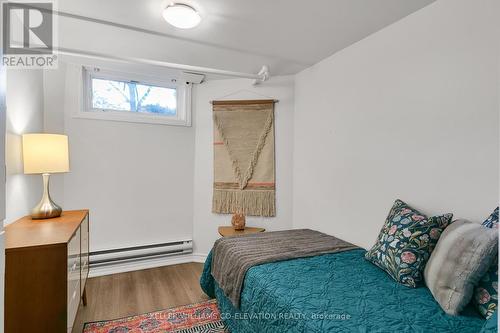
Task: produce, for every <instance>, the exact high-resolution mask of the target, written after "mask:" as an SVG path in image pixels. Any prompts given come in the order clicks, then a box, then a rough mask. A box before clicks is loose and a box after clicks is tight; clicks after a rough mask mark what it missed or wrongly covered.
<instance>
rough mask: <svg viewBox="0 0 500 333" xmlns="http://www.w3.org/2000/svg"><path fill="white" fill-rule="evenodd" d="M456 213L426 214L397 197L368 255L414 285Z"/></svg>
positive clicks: (396, 278) (387, 270)
mask: <svg viewBox="0 0 500 333" xmlns="http://www.w3.org/2000/svg"><path fill="white" fill-rule="evenodd" d="M452 217H453V214H445V215H442V216H434V217H430V218H428V217H426V216H425V215H423V214H421V213H420V212H418V211H417V210H415V209H413V208H411V207H410V206H408V205H407V204H406V203H404V202H403V201H401V200H399V199H398V200H396V202H394V205H393V206H392V209H391V211H390V212H389V216H387V219H386V220H385V224H384V226H383V228H382V230H381V231H380V234H379V236H378V238H377V242H376V243H375V245H374V246H373V247H372V248H371V250H369V251H368V252H366V254H365V258H366V259H367V260H369V261H371V262H372V263H374V264H375V265H377V266H378V267H380V268H382V269H383V270H385V271H386V272H387V273H388V274H389V275H390V276H391V277H392V278H393V279H394V280H396V281H397V282H399V283H401V284H403V285H405V286H408V287H412V288H416V287H418V286H419V285H420V284H421V282H422V280H423V271H424V268H425V264H426V263H427V260H428V259H429V257H430V255H431V252H432V250H434V247H435V246H436V243H437V241H438V239H439V237H440V236H441V233H442V232H443V230H444V229H445V228H446V227H447V226H448V225H449V224H450V223H451V219H452Z"/></svg>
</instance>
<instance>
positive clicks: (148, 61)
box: [53, 47, 270, 84]
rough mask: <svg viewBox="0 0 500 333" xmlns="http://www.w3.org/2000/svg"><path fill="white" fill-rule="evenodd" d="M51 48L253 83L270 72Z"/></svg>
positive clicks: (264, 67) (261, 81) (95, 57)
mask: <svg viewBox="0 0 500 333" xmlns="http://www.w3.org/2000/svg"><path fill="white" fill-rule="evenodd" d="M53 50H54V51H55V52H56V54H57V53H59V54H62V55H68V56H76V57H85V58H91V59H99V60H108V61H109V60H111V61H118V62H124V63H135V64H140V65H151V66H159V67H165V68H171V69H178V70H181V71H185V72H190V73H199V74H214V75H220V76H226V77H237V78H246V79H254V84H260V83H263V82H265V81H267V80H269V78H270V72H269V67H268V66H262V69H261V70H260V71H259V73H257V74H251V73H244V72H235V71H228V70H223V69H217V68H210V67H202V66H191V65H184V64H176V63H172V62H166V61H160V60H151V59H144V58H133V57H120V56H114V55H107V54H103V53H96V52H89V51H81V50H75V49H69V48H63V47H54V48H53Z"/></svg>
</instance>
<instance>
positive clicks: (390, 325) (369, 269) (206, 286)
mask: <svg viewBox="0 0 500 333" xmlns="http://www.w3.org/2000/svg"><path fill="white" fill-rule="evenodd" d="M364 253H365V251H364V250H360V249H356V250H350V251H346V252H342V253H335V254H326V255H320V256H316V257H310V258H302V259H293V260H288V261H281V262H275V263H269V264H263V265H259V266H254V267H252V268H251V269H250V270H249V271H248V272H247V274H246V277H245V280H244V284H243V290H242V293H241V305H240V309H239V310H237V309H235V308H234V307H233V306H232V304H231V302H230V301H229V300H228V299H227V298H226V297H225V295H224V294H223V292H222V290H221V289H220V288H219V287H218V286H217V283H216V281H214V279H213V277H212V276H211V274H210V266H211V254H210V255H209V256H208V258H207V261H206V262H205V266H204V270H203V274H202V277H201V281H200V282H201V286H202V289H203V290H204V291H205V292H206V293H207V294H208V295H209V296H211V297H216V298H217V301H218V305H219V309H220V311H221V316H222V319H223V320H224V321H225V322H226V324H227V325H228V326H229V329H230V330H231V332H233V333H243V332H245V333H246V332H259V333H264V332H270V333H271V332H272V333H275V332H384V333H386V332H462V333H467V332H475V333H477V332H479V331H480V330H481V328H482V326H483V325H484V323H485V322H486V321H485V320H484V319H483V318H482V317H481V316H480V314H479V313H478V312H477V311H476V310H475V309H474V308H473V307H472V306H469V307H468V308H467V309H466V311H464V313H463V314H461V315H460V316H450V315H447V314H446V313H444V312H443V311H442V310H441V308H440V307H439V304H438V303H437V302H436V301H435V300H434V298H433V297H432V295H431V293H430V291H429V290H428V289H427V288H426V287H420V288H416V289H413V288H408V287H406V286H403V285H401V284H398V283H396V282H395V281H394V280H392V279H391V278H390V277H389V276H388V275H387V274H386V273H385V272H383V271H382V270H381V269H379V268H377V267H376V266H374V265H373V264H371V263H370V262H368V261H366V260H365V259H364Z"/></svg>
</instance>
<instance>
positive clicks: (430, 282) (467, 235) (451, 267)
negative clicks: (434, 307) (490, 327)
mask: <svg viewBox="0 0 500 333" xmlns="http://www.w3.org/2000/svg"><path fill="white" fill-rule="evenodd" d="M497 244H498V230H496V229H489V228H485V227H483V226H482V225H481V224H478V223H472V222H469V221H467V220H456V221H454V222H453V223H451V224H450V225H449V226H448V227H447V228H446V229H445V230H444V231H443V233H442V234H441V237H440V238H439V241H438V243H437V245H436V248H435V249H434V251H433V252H432V254H431V256H430V258H429V261H428V262H427V265H426V266H425V270H424V279H425V283H426V284H427V287H429V289H430V291H431V293H432V295H433V296H434V298H435V299H436V301H437V302H438V303H439V305H440V306H441V308H442V309H443V310H444V311H445V312H446V313H448V314H450V315H457V314H458V313H459V312H460V311H462V310H463V309H464V308H465V306H466V305H467V304H468V303H469V302H470V300H471V298H472V293H473V291H474V286H475V285H477V284H478V282H479V280H480V279H481V277H482V276H483V275H484V273H486V271H487V270H488V268H489V267H490V265H491V263H492V261H493V260H494V259H495V254H496V249H497V246H498V245H497Z"/></svg>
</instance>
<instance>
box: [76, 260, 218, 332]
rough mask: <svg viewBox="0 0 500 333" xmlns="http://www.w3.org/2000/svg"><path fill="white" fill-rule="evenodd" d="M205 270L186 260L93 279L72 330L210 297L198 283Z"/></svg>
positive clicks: (80, 330) (89, 282) (80, 329)
mask: <svg viewBox="0 0 500 333" xmlns="http://www.w3.org/2000/svg"><path fill="white" fill-rule="evenodd" d="M202 269H203V264H199V263H187V264H179V265H172V266H165V267H159V268H152V269H145V270H141V271H134V272H128V273H120V274H114V275H107V276H101V277H96V278H91V279H89V280H88V281H87V306H83V304H80V307H79V309H78V313H77V316H76V320H75V325H74V326H73V333H81V332H82V330H83V324H84V323H86V322H91V321H99V320H108V319H116V318H121V317H126V316H132V315H136V314H141V313H145V312H150V311H155V310H161V309H166V308H171V307H174V306H179V305H184V304H190V303H196V302H202V301H204V300H207V299H208V296H207V295H205V294H204V293H203V291H202V290H201V288H200V283H199V280H200V275H201V271H202Z"/></svg>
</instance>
